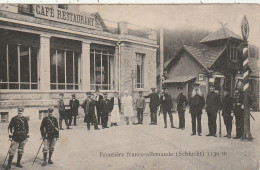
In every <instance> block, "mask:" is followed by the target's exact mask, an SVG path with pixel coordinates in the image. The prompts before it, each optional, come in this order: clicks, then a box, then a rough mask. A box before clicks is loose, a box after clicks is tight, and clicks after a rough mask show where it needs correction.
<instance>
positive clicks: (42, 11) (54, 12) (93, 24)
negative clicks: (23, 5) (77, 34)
mask: <svg viewBox="0 0 260 170" xmlns="http://www.w3.org/2000/svg"><path fill="white" fill-rule="evenodd" d="M34 15H35V17H38V18H44V19H48V20H53V21H58V22H63V23H66V24H72V25H77V26H82V27H87V28H93V29H99V28H100V25H98V23H99V22H97V21H96V20H95V17H94V16H93V15H90V14H85V13H84V14H81V13H75V12H71V11H69V10H65V9H60V8H57V7H55V6H51V5H35V7H34Z"/></svg>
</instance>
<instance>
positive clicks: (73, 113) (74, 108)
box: [69, 94, 79, 126]
mask: <svg viewBox="0 0 260 170" xmlns="http://www.w3.org/2000/svg"><path fill="white" fill-rule="evenodd" d="M78 109H79V100H78V99H76V95H75V94H72V99H71V100H70V120H69V125H70V126H71V122H72V119H73V117H74V126H77V122H76V121H77V116H78Z"/></svg>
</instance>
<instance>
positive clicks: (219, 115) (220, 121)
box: [218, 110, 221, 137]
mask: <svg viewBox="0 0 260 170" xmlns="http://www.w3.org/2000/svg"><path fill="white" fill-rule="evenodd" d="M218 115H219V137H221V115H220V110H219V111H218Z"/></svg>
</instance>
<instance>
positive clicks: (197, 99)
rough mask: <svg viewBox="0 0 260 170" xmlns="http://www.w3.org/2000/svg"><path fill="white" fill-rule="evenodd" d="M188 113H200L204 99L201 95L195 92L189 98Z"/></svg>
mask: <svg viewBox="0 0 260 170" xmlns="http://www.w3.org/2000/svg"><path fill="white" fill-rule="evenodd" d="M189 103H190V113H191V114H195V115H199V114H202V108H203V107H204V106H205V99H204V97H203V96H200V95H198V94H196V95H195V96H193V97H191V98H190V102H189Z"/></svg>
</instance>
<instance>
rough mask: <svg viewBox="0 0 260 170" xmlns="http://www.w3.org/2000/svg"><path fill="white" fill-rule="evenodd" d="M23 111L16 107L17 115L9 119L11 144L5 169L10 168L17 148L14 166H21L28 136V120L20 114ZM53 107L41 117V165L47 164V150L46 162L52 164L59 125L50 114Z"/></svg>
mask: <svg viewBox="0 0 260 170" xmlns="http://www.w3.org/2000/svg"><path fill="white" fill-rule="evenodd" d="M23 112H24V109H23V108H18V114H17V116H15V117H13V118H12V119H11V122H10V124H9V126H8V133H9V140H10V141H11V145H10V148H9V151H8V154H9V158H8V163H7V166H6V167H5V169H11V164H12V161H13V157H14V155H15V153H16V151H17V149H18V156H17V163H16V166H17V167H19V168H23V166H22V164H21V159H22V155H23V153H24V146H25V144H26V142H27V141H28V138H29V125H28V120H27V118H26V117H24V116H23V115H22V114H23ZM52 112H53V109H52V108H49V109H48V115H47V116H46V117H45V118H43V120H42V123H41V126H40V133H41V136H42V140H43V142H42V143H43V146H44V147H43V158H44V162H43V163H42V166H46V165H47V155H48V152H49V158H48V163H49V164H53V161H52V159H51V158H52V154H53V152H54V146H55V143H56V141H57V140H58V139H59V127H58V120H57V119H56V118H55V117H54V116H52Z"/></svg>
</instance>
